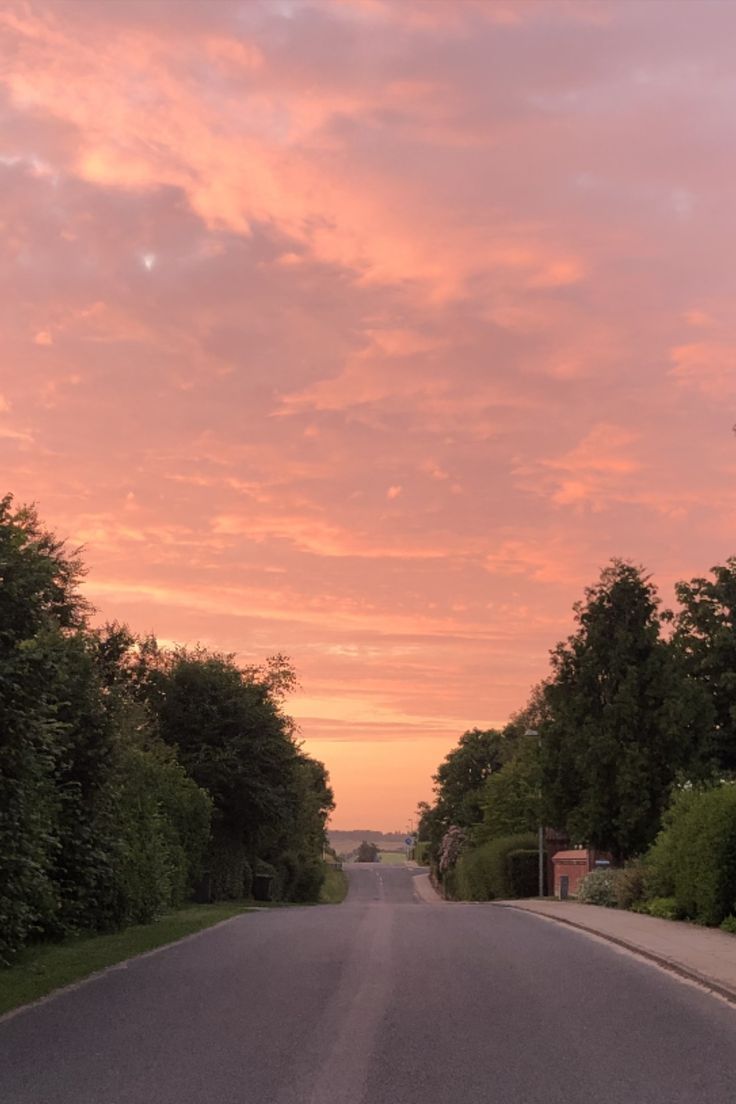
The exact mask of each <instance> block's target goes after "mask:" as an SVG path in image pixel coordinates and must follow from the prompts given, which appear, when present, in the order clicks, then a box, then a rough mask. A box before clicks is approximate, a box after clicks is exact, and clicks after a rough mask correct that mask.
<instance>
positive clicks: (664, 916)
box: [632, 897, 683, 920]
mask: <svg viewBox="0 0 736 1104" xmlns="http://www.w3.org/2000/svg"><path fill="white" fill-rule="evenodd" d="M632 911H633V912H641V913H644V914H645V915H646V916H656V917H658V919H660V920H682V918H683V916H682V912H681V911H680V909H678V907H677V901H676V900H675V898H674V897H651V898H650V899H649V900H648V901H636V902H635V903H634V904H633V905H632Z"/></svg>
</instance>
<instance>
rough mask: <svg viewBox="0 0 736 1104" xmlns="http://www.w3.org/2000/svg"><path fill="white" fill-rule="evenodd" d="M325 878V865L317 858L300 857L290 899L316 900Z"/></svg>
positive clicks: (301, 900) (300, 900)
mask: <svg viewBox="0 0 736 1104" xmlns="http://www.w3.org/2000/svg"><path fill="white" fill-rule="evenodd" d="M324 880H325V865H324V863H323V862H321V860H320V859H317V858H305V859H302V860H301V862H300V864H299V869H298V871H297V876H296V878H295V880H294V884H293V886H292V890H291V896H290V897H289V900H290V901H298V902H307V901H318V900H319V895H320V893H321V890H322V883H323V882H324Z"/></svg>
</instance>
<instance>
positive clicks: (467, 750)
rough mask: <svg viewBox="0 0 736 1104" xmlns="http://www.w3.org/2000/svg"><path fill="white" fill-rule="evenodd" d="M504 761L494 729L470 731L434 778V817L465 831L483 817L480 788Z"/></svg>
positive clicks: (499, 736) (501, 741)
mask: <svg viewBox="0 0 736 1104" xmlns="http://www.w3.org/2000/svg"><path fill="white" fill-rule="evenodd" d="M503 761H504V736H503V733H502V732H500V731H498V730H497V729H494V728H490V729H486V730H482V729H479V728H473V729H470V730H469V731H468V732H465V733H463V735H462V736H461V737H460V739H459V741H458V745H457V747H456V748H453V750H452V751H451V752H450V753H449V755H448V756H447V757H446V758H445V760H444V762H443V763H441V764H440V766H439V768H438V770H437V773H436V775H435V776H434V782H435V791H436V793H437V809H438V815H439V817H440V819H441V821H442V823H443V824H444V826H445V828H448V827H449V826H450V825H451V824H457V825H459V826H460V827H461V828H469V827H471V825H473V824H476V823H477V822H478V821H479V820H481V818H482V816H483V798H482V794H483V784H484V783H485V781H486V779H487V778H488V776H489V775H490V774H491V773H492V772H493V771H496V770H499V769H500V767H501V765H502V763H503Z"/></svg>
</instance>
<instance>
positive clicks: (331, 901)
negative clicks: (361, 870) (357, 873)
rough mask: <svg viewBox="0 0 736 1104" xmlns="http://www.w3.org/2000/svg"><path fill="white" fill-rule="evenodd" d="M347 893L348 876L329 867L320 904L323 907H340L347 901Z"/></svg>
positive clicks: (326, 871) (320, 896)
mask: <svg viewBox="0 0 736 1104" xmlns="http://www.w3.org/2000/svg"><path fill="white" fill-rule="evenodd" d="M347 891H348V879H347V875H346V874H345V873H344V872H343V871H342V870H336V869H335V867H334V866H328V867H327V869H326V870H325V880H324V882H323V884H322V891H321V893H320V895H319V903H320V904H321V905H339V904H340V903H341V902H342V901H344V900H345V895H346V893H347Z"/></svg>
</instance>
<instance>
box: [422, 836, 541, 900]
mask: <svg viewBox="0 0 736 1104" xmlns="http://www.w3.org/2000/svg"><path fill="white" fill-rule="evenodd" d="M535 843H536V840H535V838H534V836H533V835H517V836H500V837H499V838H498V839H494V840H490V841H489V842H488V843H484V844H482V845H481V846H480V847H477V848H476V849H475V850H474V851H466V852H465V853H464V854H463V855H461V857H460V859H459V860H458V862H457V865H456V867H455V884H454V887H453V888H454V891H455V893H454V895H455V896H456V897H457V898H458V899H459V900H462V901H493V900H494V899H498V898H501V899H503V898H512V897H518V896H521V895H522V894H520V893H519V892H518V883H516V884H514V883H513V882H512V875H511V873H510V865H509V855H510V854H511V853H513V852H520V851H525V852H529V851H533V850H534V845H535ZM524 861H526V860H518V859H517V860H514V862H515V863H516V865H517V867H518V866H519V864H520V863H522V862H524ZM512 865H513V864H512ZM444 883H445V886H446V887H447V877H446V876H445V879H444Z"/></svg>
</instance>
